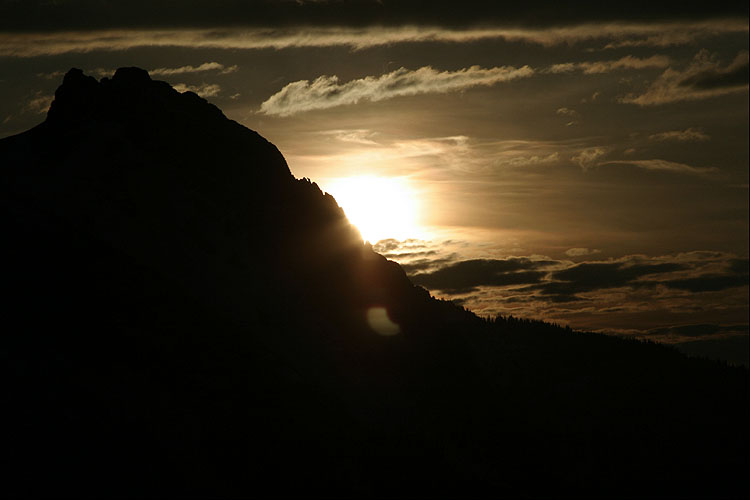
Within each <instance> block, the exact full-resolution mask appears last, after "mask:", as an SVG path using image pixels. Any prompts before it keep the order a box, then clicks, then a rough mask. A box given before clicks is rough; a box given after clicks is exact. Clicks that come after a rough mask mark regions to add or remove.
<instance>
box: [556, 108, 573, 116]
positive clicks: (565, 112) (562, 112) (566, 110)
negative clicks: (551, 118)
mask: <svg viewBox="0 0 750 500" xmlns="http://www.w3.org/2000/svg"><path fill="white" fill-rule="evenodd" d="M555 113H557V114H558V115H563V116H578V112H577V111H576V110H575V109H570V108H557V111H555Z"/></svg>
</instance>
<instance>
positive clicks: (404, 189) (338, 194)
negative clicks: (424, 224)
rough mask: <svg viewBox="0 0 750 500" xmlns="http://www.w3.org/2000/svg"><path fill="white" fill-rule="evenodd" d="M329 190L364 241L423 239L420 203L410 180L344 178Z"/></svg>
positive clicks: (336, 181)
mask: <svg viewBox="0 0 750 500" xmlns="http://www.w3.org/2000/svg"><path fill="white" fill-rule="evenodd" d="M325 188H326V189H325V190H326V191H328V192H329V193H331V195H333V197H334V198H336V201H337V202H338V204H339V205H340V206H341V207H342V208H343V209H344V212H345V213H346V216H347V218H348V219H349V222H351V223H352V224H354V225H355V226H357V229H359V232H360V233H361V234H362V237H363V238H364V239H365V240H367V241H369V242H371V243H375V242H377V241H380V240H382V239H385V238H396V239H406V238H419V237H422V236H423V235H422V230H421V228H420V227H419V223H418V219H419V203H418V201H417V194H416V192H415V191H414V189H412V188H411V186H409V183H408V181H407V180H405V179H403V178H397V177H391V178H388V177H376V176H360V177H342V178H338V179H331V181H330V182H328V183H326V185H325Z"/></svg>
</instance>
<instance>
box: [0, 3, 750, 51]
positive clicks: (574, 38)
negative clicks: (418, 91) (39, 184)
mask: <svg viewBox="0 0 750 500" xmlns="http://www.w3.org/2000/svg"><path fill="white" fill-rule="evenodd" d="M212 10H219V9H212ZM454 11H455V9H454ZM36 17H38V16H36ZM68 17H70V16H68ZM232 24H235V25H236V24H237V23H236V22H234V23H232ZM399 24H400V25H399V26H384V25H380V26H356V27H352V26H347V25H346V24H342V25H338V26H317V27H316V26H297V27H291V26H286V27H279V26H282V25H279V24H278V22H273V23H270V24H269V25H268V26H266V27H259V26H257V25H255V26H245V27H216V26H215V27H212V28H210V29H203V28H199V29H188V28H152V29H127V28H113V29H87V30H70V29H69V28H68V27H58V28H57V30H52V31H46V30H34V29H28V28H27V29H25V30H22V31H1V32H0V56H5V57H36V56H43V55H56V54H65V53H71V52H73V53H75V52H78V53H81V52H91V51H121V50H129V49H133V48H137V47H187V48H195V49H247V50H258V49H276V50H280V49H287V48H296V47H336V46H339V47H349V48H351V49H354V50H362V49H366V48H371V47H379V46H385V45H393V44H398V43H425V42H436V43H473V42H479V41H483V40H505V41H508V42H521V43H533V44H539V45H543V46H552V45H560V44H574V43H579V42H584V41H591V40H605V41H606V40H609V41H610V44H608V46H610V45H611V46H615V45H612V44H628V43H629V44H631V45H653V46H660V47H665V46H670V45H681V44H688V43H694V42H695V41H697V40H700V39H703V38H707V37H713V36H717V35H721V34H731V33H747V32H748V26H747V21H746V20H745V19H723V20H720V19H712V20H703V21H686V22H678V23H623V22H611V23H590V24H586V23H584V24H577V25H569V26H556V27H547V28H519V27H503V26H495V27H492V26H489V27H481V28H480V27H463V28H461V27H445V26H436V25H431V26H430V25H425V24H421V25H417V24H412V25H404V21H403V20H402V21H401V22H400V23H399ZM485 24H486V23H485ZM188 25H190V26H194V25H195V23H194V22H193V23H190V24H188ZM89 28H90V27H89ZM66 29H67V31H66Z"/></svg>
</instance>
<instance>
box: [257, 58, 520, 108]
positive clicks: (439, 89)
mask: <svg viewBox="0 0 750 500" xmlns="http://www.w3.org/2000/svg"><path fill="white" fill-rule="evenodd" d="M533 73H534V70H532V69H531V68H530V67H528V66H523V67H521V68H515V67H513V66H501V67H495V68H487V69H485V68H480V67H479V66H471V67H469V68H464V69H461V70H459V71H437V70H435V69H433V68H432V67H430V66H424V67H422V68H419V69H417V70H414V71H412V70H408V69H406V68H399V69H397V70H395V71H392V72H390V73H386V74H384V75H381V76H378V77H375V76H367V77H365V78H359V79H356V80H351V81H349V82H346V83H339V79H338V77H337V76H335V75H334V76H326V75H323V76H319V77H318V78H316V79H315V80H313V81H312V82H310V81H308V80H300V81H297V82H292V83H290V84H288V85H286V86H285V87H284V88H283V89H281V90H280V91H279V92H277V93H276V94H274V95H272V96H271V97H269V98H268V99H267V100H266V101H264V102H263V103H262V104H261V106H260V111H261V112H262V113H265V114H267V115H279V116H289V115H293V114H296V113H300V112H303V111H310V110H315V109H326V108H332V107H335V106H342V105H346V104H355V103H357V102H359V101H372V102H376V101H382V100H385V99H391V98H394V97H399V96H412V95H418V94H427V93H445V92H455V91H459V90H464V89H468V88H471V87H477V86H491V85H495V84H497V83H501V82H508V81H511V80H515V79H518V78H525V77H529V76H531V75H532V74H533Z"/></svg>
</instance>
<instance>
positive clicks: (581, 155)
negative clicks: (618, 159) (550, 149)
mask: <svg viewBox="0 0 750 500" xmlns="http://www.w3.org/2000/svg"><path fill="white" fill-rule="evenodd" d="M608 151H609V149H608V148H605V147H601V146H597V147H593V148H586V149H584V150H581V151H579V152H578V154H576V155H573V156H572V157H571V158H570V159H571V160H572V161H573V162H575V163H577V164H578V165H579V166H580V167H581V168H582V169H584V170H585V169H588V168H591V167H594V166H596V165H598V161H599V159H600V158H602V157H604V155H606V154H607V152H608Z"/></svg>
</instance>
